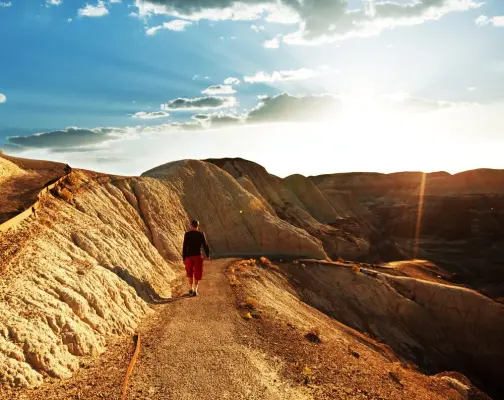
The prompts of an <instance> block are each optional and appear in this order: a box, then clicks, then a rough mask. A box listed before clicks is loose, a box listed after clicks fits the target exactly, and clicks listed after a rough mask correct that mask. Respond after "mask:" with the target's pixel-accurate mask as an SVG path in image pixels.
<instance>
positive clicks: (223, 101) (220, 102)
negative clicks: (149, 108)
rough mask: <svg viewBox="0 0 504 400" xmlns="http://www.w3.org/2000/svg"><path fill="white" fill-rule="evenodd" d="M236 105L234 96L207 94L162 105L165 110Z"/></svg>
mask: <svg viewBox="0 0 504 400" xmlns="http://www.w3.org/2000/svg"><path fill="white" fill-rule="evenodd" d="M235 105H236V99H235V98H234V97H217V96H207V97H198V98H194V99H185V98H179V99H175V100H171V101H169V102H168V103H166V104H162V105H161V109H162V110H163V111H168V110H171V111H188V110H198V109H200V110H210V109H218V108H225V107H233V106H235Z"/></svg>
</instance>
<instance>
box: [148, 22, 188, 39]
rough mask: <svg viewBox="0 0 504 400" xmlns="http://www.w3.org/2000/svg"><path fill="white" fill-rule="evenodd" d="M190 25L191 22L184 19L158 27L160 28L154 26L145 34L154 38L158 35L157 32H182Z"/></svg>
mask: <svg viewBox="0 0 504 400" xmlns="http://www.w3.org/2000/svg"><path fill="white" fill-rule="evenodd" d="M190 25H192V22H191V21H184V20H182V19H175V20H173V21H170V22H165V23H164V24H163V25H158V26H153V27H152V28H148V29H147V30H146V31H145V33H146V34H147V35H149V36H153V35H155V34H156V32H157V31H159V30H161V29H168V30H170V31H174V32H182V31H184V30H185V29H186V28H187V27H188V26H190Z"/></svg>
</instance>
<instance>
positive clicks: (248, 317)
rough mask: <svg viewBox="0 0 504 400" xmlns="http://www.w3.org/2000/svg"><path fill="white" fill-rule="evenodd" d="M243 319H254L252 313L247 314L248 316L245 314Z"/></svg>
mask: <svg viewBox="0 0 504 400" xmlns="http://www.w3.org/2000/svg"><path fill="white" fill-rule="evenodd" d="M243 318H244V319H252V318H253V317H252V314H250V313H249V312H248V313H246V314H244V315H243Z"/></svg>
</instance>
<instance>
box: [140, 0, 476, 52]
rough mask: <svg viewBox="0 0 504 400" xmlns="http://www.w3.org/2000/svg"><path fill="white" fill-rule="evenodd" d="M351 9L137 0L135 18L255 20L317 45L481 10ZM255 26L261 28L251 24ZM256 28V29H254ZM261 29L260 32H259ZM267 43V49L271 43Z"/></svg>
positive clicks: (335, 4)
mask: <svg viewBox="0 0 504 400" xmlns="http://www.w3.org/2000/svg"><path fill="white" fill-rule="evenodd" d="M362 3H363V5H362V6H361V8H357V9H356V8H350V7H349V5H348V1H347V0H324V1H322V0H320V1H316V0H304V1H300V0H247V1H240V2H239V1H236V0H207V1H201V0H183V1H182V0H179V1H176V0H135V6H136V7H137V8H138V14H139V15H142V16H148V15H153V14H157V15H160V14H164V15H168V16H172V17H178V18H184V19H188V20H192V21H198V20H201V19H207V20H212V21H222V20H242V21H243V20H248V21H252V20H259V19H264V20H266V21H268V22H276V23H284V24H299V29H298V30H297V32H294V33H291V34H288V35H286V36H284V38H283V40H284V42H285V43H288V44H319V43H327V42H334V41H337V40H344V39H348V38H352V37H369V36H375V35H378V34H380V33H381V32H383V31H385V30H389V29H394V28H396V27H402V26H412V25H419V24H422V23H424V22H426V21H433V20H439V19H440V18H442V17H443V16H445V15H447V14H450V13H454V12H462V11H468V10H471V9H475V8H478V7H480V6H481V5H482V4H483V1H482V0H401V1H398V0H396V1H376V0H367V1H363V2H362ZM254 26H255V27H258V28H259V25H257V24H255V25H254ZM252 29H254V28H252ZM259 29H260V28H259ZM275 43H276V42H271V43H270V45H275Z"/></svg>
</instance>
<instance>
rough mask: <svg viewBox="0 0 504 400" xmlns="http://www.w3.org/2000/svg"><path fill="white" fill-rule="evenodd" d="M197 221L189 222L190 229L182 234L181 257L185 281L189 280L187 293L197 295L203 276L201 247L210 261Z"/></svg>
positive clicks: (204, 239)
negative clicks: (184, 270) (185, 276)
mask: <svg viewBox="0 0 504 400" xmlns="http://www.w3.org/2000/svg"><path fill="white" fill-rule="evenodd" d="M198 229H199V221H197V220H194V221H192V222H191V230H190V231H189V232H186V233H185V235H184V244H183V246H182V258H183V260H184V264H185V269H186V275H187V281H188V282H189V295H191V296H197V295H198V284H199V281H201V278H202V277H203V257H202V256H201V247H203V249H204V250H205V254H206V258H207V260H208V261H210V249H209V248H208V244H207V241H206V238H205V235H204V234H203V233H202V232H199V230H198Z"/></svg>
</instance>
